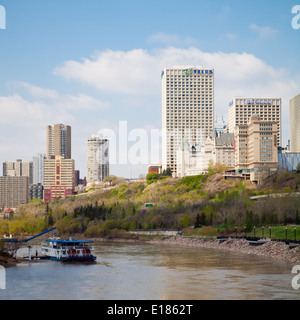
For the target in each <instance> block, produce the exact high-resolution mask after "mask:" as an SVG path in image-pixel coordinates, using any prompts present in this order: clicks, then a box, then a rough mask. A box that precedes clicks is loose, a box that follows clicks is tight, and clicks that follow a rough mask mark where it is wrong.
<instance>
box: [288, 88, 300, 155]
mask: <svg viewBox="0 0 300 320" xmlns="http://www.w3.org/2000/svg"><path fill="white" fill-rule="evenodd" d="M290 151H291V152H300V94H298V95H297V96H295V97H294V98H292V99H291V100H290Z"/></svg>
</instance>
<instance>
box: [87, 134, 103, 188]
mask: <svg viewBox="0 0 300 320" xmlns="http://www.w3.org/2000/svg"><path fill="white" fill-rule="evenodd" d="M86 145H87V184H91V183H100V182H102V181H103V180H104V179H105V178H106V177H107V176H108V175H109V140H108V139H106V138H103V136H102V135H96V134H95V135H92V137H91V138H89V139H87V144H86Z"/></svg>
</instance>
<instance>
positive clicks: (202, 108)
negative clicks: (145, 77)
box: [161, 66, 214, 175]
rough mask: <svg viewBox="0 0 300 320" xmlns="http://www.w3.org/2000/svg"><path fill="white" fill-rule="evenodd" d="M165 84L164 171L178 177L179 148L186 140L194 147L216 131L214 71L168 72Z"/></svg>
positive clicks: (185, 68) (187, 68) (179, 68)
mask: <svg viewBox="0 0 300 320" xmlns="http://www.w3.org/2000/svg"><path fill="white" fill-rule="evenodd" d="M161 79H162V80H161V82H162V170H166V169H167V168H170V169H171V170H172V173H173V175H175V174H176V171H177V169H176V156H177V150H178V147H179V146H180V145H181V143H182V141H184V140H185V139H186V140H187V141H188V143H189V144H190V145H191V146H193V147H195V146H196V145H201V144H203V142H204V140H205V139H206V138H207V137H208V136H209V134H210V133H211V131H212V130H213V129H214V70H213V69H205V68H202V67H191V66H175V67H173V68H165V69H164V70H163V72H162V75H161Z"/></svg>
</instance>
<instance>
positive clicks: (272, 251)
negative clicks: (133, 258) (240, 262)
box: [149, 236, 300, 264]
mask: <svg viewBox="0 0 300 320" xmlns="http://www.w3.org/2000/svg"><path fill="white" fill-rule="evenodd" d="M149 242H150V243H153V244H156V245H175V246H182V247H199V248H208V249H220V250H227V251H232V252H239V253H245V254H249V255H258V256H265V257H268V258H274V259H277V260H284V261H288V262H292V263H295V264H300V247H296V248H289V246H288V245H286V244H285V243H282V242H273V241H268V242H266V243H264V244H261V245H257V246H252V245H250V244H249V243H248V242H247V241H246V240H244V239H229V240H226V241H224V242H220V241H218V240H206V239H196V238H187V237H178V236H177V237H166V238H163V239H160V240H149Z"/></svg>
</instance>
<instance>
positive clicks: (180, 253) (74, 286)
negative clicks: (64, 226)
mask: <svg viewBox="0 0 300 320" xmlns="http://www.w3.org/2000/svg"><path fill="white" fill-rule="evenodd" d="M95 254H96V255H97V263H95V264H91V265H85V264H63V263H59V262H51V261H36V262H33V263H22V264H19V265H18V266H16V267H13V268H8V269H6V270H5V278H6V288H5V289H4V290H0V300H16V299H17V300H241V299H243V300H245V299H251V300H275V299H278V300H298V299H299V298H300V290H294V289H293V288H292V285H291V281H292V278H293V277H294V276H295V275H293V274H292V273H291V271H292V268H293V265H292V264H291V263H287V262H282V261H277V260H274V259H270V258H264V257H257V256H250V255H246V254H239V253H232V252H226V251H221V250H217V249H215V250H212V249H206V248H181V247H176V246H158V245H151V244H145V243H114V242H113V243H111V242H110V243H106V242H104V243H103V242H99V243H95Z"/></svg>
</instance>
